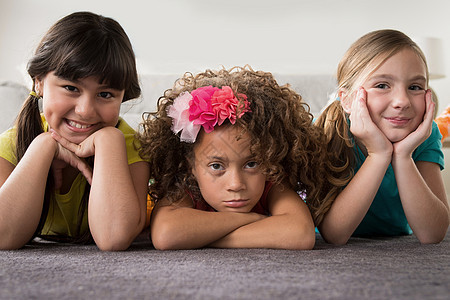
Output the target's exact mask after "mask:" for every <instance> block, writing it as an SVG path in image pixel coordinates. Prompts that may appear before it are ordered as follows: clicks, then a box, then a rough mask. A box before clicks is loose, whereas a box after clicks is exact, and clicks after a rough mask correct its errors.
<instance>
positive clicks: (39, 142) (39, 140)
mask: <svg viewBox="0 0 450 300" xmlns="http://www.w3.org/2000/svg"><path fill="white" fill-rule="evenodd" d="M57 143H58V142H57V141H55V139H53V137H52V135H51V133H50V132H43V133H41V134H40V135H38V136H37V137H36V138H35V139H34V140H33V141H32V142H31V145H33V146H34V145H36V146H35V147H38V148H39V149H41V150H42V151H46V150H48V151H50V152H52V153H53V155H56V153H57V149H58V144H57ZM31 145H30V146H31Z"/></svg>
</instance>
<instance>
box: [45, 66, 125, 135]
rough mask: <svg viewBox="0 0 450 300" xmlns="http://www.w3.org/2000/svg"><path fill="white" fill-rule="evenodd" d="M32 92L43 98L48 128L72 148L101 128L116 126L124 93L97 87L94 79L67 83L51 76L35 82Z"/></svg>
mask: <svg viewBox="0 0 450 300" xmlns="http://www.w3.org/2000/svg"><path fill="white" fill-rule="evenodd" d="M36 91H37V92H38V93H39V94H40V95H42V97H43V112H44V116H45V118H46V120H47V122H48V124H49V126H50V128H52V129H53V130H55V131H56V132H57V133H59V134H60V135H61V136H62V137H64V138H66V139H67V140H69V141H70V142H72V143H75V144H79V143H81V142H82V141H84V140H85V139H86V138H87V137H88V136H89V135H91V134H92V133H94V132H95V131H97V130H99V129H101V128H103V127H106V126H116V124H117V122H118V118H119V111H120V105H121V103H122V99H123V96H124V93H125V91H124V90H116V89H113V88H110V87H108V86H107V85H104V84H99V80H98V78H97V77H86V78H82V79H79V80H76V81H71V80H66V79H63V78H61V77H58V76H55V75H54V73H53V72H50V73H48V74H47V75H46V76H45V77H44V78H42V79H41V80H36Z"/></svg>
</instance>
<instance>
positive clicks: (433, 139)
mask: <svg viewBox="0 0 450 300" xmlns="http://www.w3.org/2000/svg"><path fill="white" fill-rule="evenodd" d="M441 139H442V135H441V133H440V132H439V128H438V126H437V124H436V122H434V121H433V127H432V131H431V134H430V136H429V137H428V138H427V139H426V140H425V141H424V142H423V143H422V144H420V145H419V147H417V149H416V150H415V151H414V152H413V155H412V157H413V159H414V161H428V162H434V163H437V164H438V165H439V166H440V168H441V170H442V169H444V153H443V152H442V142H441Z"/></svg>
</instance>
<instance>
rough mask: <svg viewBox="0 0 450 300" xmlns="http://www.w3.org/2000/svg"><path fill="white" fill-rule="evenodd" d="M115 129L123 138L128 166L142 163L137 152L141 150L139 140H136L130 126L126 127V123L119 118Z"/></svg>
mask: <svg viewBox="0 0 450 300" xmlns="http://www.w3.org/2000/svg"><path fill="white" fill-rule="evenodd" d="M117 129H119V130H120V131H121V132H122V133H123V135H124V137H125V144H126V148H127V156H128V164H129V165H131V164H133V163H135V162H139V161H144V160H143V159H142V158H141V157H140V156H139V150H140V148H141V145H140V143H139V140H138V139H137V138H136V131H135V130H134V129H133V128H131V126H130V125H128V123H127V122H126V121H125V120H124V119H122V118H119V122H118V123H117Z"/></svg>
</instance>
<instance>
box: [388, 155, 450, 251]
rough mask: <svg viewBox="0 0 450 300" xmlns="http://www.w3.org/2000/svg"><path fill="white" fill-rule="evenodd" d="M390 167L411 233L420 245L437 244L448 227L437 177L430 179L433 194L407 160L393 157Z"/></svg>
mask: <svg viewBox="0 0 450 300" xmlns="http://www.w3.org/2000/svg"><path fill="white" fill-rule="evenodd" d="M392 166H393V168H394V173H395V178H396V181H397V185H398V190H399V195H400V199H401V201H402V206H403V210H404V212H405V215H406V218H407V219H408V223H409V225H410V226H411V229H412V230H413V232H414V234H415V235H416V236H417V238H418V239H419V240H420V241H421V242H422V243H437V242H440V241H441V240H442V239H443V238H444V236H445V234H446V232H447V229H448V226H449V210H448V206H447V205H446V203H447V200H446V196H445V190H444V188H443V186H442V187H441V186H440V184H439V183H440V182H441V180H440V179H441V178H440V177H437V178H435V179H432V180H430V181H431V182H430V184H432V185H433V186H434V189H435V190H436V191H437V194H435V193H433V191H432V190H431V189H430V186H429V185H428V184H427V182H426V181H425V179H424V177H423V176H422V174H421V173H420V172H419V170H418V168H417V166H416V164H415V162H414V161H413V159H412V158H411V157H397V158H395V157H394V159H393V162H392ZM435 167H436V168H438V166H435ZM439 175H440V174H439ZM438 196H439V197H438Z"/></svg>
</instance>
